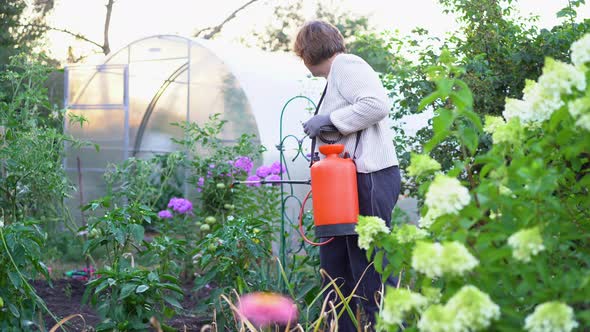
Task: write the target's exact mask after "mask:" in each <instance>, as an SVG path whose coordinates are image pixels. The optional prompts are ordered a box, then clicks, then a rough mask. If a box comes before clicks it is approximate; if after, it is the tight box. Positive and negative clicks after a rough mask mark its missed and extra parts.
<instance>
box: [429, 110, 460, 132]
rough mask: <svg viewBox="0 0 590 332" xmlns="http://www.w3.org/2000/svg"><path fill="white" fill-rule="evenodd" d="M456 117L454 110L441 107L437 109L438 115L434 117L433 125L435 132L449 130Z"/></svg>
mask: <svg viewBox="0 0 590 332" xmlns="http://www.w3.org/2000/svg"><path fill="white" fill-rule="evenodd" d="M453 120H455V117H454V115H453V111H451V110H448V109H446V108H439V109H437V110H436V116H435V117H434V118H433V119H432V127H433V129H434V133H435V134H438V133H441V132H443V131H447V130H448V129H449V128H450V127H451V125H452V124H453Z"/></svg>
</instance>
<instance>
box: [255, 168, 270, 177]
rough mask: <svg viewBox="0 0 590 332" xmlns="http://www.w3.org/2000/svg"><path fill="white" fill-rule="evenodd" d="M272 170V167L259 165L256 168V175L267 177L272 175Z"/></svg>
mask: <svg viewBox="0 0 590 332" xmlns="http://www.w3.org/2000/svg"><path fill="white" fill-rule="evenodd" d="M270 171H271V169H270V167H268V166H264V165H263V166H260V167H258V169H257V170H256V175H257V176H258V177H259V178H265V177H267V176H269V175H270Z"/></svg>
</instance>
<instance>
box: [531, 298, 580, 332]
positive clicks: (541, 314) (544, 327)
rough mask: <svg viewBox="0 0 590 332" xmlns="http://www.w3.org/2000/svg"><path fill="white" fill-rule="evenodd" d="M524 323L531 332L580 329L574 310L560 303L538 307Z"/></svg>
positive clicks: (561, 331)
mask: <svg viewBox="0 0 590 332" xmlns="http://www.w3.org/2000/svg"><path fill="white" fill-rule="evenodd" d="M524 322H525V324H524V328H525V329H526V330H527V331H529V332H570V331H571V330H573V329H575V328H576V327H578V322H576V321H575V320H574V310H573V309H572V308H571V307H570V306H568V305H567V304H565V303H562V302H558V301H553V302H545V303H543V304H540V305H538V306H537V307H536V308H535V311H534V312H533V313H532V314H530V315H528V316H527V318H526V319H525V321H524Z"/></svg>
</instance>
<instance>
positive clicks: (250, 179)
mask: <svg viewBox="0 0 590 332" xmlns="http://www.w3.org/2000/svg"><path fill="white" fill-rule="evenodd" d="M246 181H260V178H259V177H258V176H256V175H250V176H249V177H248V178H247V179H246ZM246 185H247V186H248V187H260V183H248V184H246Z"/></svg>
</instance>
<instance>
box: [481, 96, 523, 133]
mask: <svg viewBox="0 0 590 332" xmlns="http://www.w3.org/2000/svg"><path fill="white" fill-rule="evenodd" d="M532 114H533V112H532V111H531V105H530V104H529V103H527V102H525V101H524V100H520V99H514V98H506V102H505V104H504V112H502V115H503V116H504V118H506V120H510V119H512V118H519V119H520V120H521V121H522V122H523V123H527V122H531V121H532ZM500 125H501V124H500V123H498V122H496V123H495V126H494V129H493V130H492V131H487V130H486V132H489V133H492V134H493V133H494V132H495V131H496V129H497V128H498V127H500ZM484 130H485V128H484Z"/></svg>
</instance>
